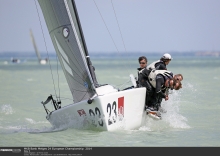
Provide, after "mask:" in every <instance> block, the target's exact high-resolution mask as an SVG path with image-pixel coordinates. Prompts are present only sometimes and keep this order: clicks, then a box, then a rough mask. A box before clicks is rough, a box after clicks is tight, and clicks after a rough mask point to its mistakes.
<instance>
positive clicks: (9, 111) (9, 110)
mask: <svg viewBox="0 0 220 156" xmlns="http://www.w3.org/2000/svg"><path fill="white" fill-rule="evenodd" d="M0 113H2V114H5V115H9V114H13V113H14V111H13V109H12V107H11V105H10V104H5V105H2V106H1V109H0Z"/></svg>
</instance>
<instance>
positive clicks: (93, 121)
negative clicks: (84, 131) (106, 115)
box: [89, 107, 104, 127]
mask: <svg viewBox="0 0 220 156" xmlns="http://www.w3.org/2000/svg"><path fill="white" fill-rule="evenodd" d="M89 114H90V116H93V117H94V118H95V116H96V115H97V116H98V117H99V120H100V121H98V123H99V126H102V127H103V125H104V122H103V120H102V118H101V112H100V110H99V108H98V107H95V113H94V111H93V110H92V109H89ZM92 124H93V125H95V126H96V127H97V124H95V119H94V120H92Z"/></svg>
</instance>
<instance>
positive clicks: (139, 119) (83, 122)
mask: <svg viewBox="0 0 220 156" xmlns="http://www.w3.org/2000/svg"><path fill="white" fill-rule="evenodd" d="M38 3H39V4H40V8H41V10H42V13H43V16H44V19H45V22H46V25H47V28H48V32H49V34H50V37H51V40H52V43H53V46H54V48H55V51H56V54H57V57H58V59H59V62H60V65H61V67H62V70H63V73H64V75H65V78H66V81H67V83H68V86H69V89H70V92H71V94H72V97H73V99H74V102H73V103H70V104H67V105H65V106H64V107H62V106H61V101H59V100H55V99H54V98H53V96H52V95H50V96H48V98H47V99H46V100H45V101H44V102H43V101H42V104H43V107H44V108H45V111H46V119H47V120H48V121H49V122H50V123H51V125H53V126H54V127H55V128H69V127H73V128H83V129H95V130H101V131H115V130H118V129H128V130H131V129H137V128H139V127H141V125H142V123H143V120H144V118H145V116H146V112H145V109H144V107H145V95H146V88H145V87H143V88H137V87H136V81H135V79H134V76H133V75H132V74H131V75H128V77H129V76H130V79H131V82H132V86H131V87H129V89H127V88H125V89H123V90H118V89H117V88H114V87H113V86H112V85H109V84H99V83H98V81H97V79H96V74H95V71H94V67H93V65H92V62H91V60H90V56H89V53H88V50H87V46H86V42H85V39H84V36H83V31H82V27H81V24H80V20H79V16H78V13H77V8H76V4H75V1H74V0H58V1H55V0H38ZM49 102H51V103H52V104H53V105H54V110H53V111H50V110H48V108H47V104H48V103H49Z"/></svg>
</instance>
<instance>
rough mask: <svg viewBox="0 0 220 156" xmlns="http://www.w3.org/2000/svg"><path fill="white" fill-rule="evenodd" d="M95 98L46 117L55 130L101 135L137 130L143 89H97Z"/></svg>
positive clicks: (139, 124) (143, 97) (142, 111)
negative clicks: (98, 133) (67, 129)
mask: <svg viewBox="0 0 220 156" xmlns="http://www.w3.org/2000/svg"><path fill="white" fill-rule="evenodd" d="M97 93H98V96H97V97H95V98H94V100H93V102H92V103H91V104H88V103H87V101H81V102H79V103H74V104H70V105H68V106H65V107H62V108H61V109H58V110H55V111H53V112H52V113H50V114H48V115H47V119H48V121H49V122H50V123H51V124H52V125H53V126H54V127H55V128H69V127H73V128H77V129H78V128H80V129H81V128H83V129H95V130H101V131H114V130H117V129H129V130H130V129H137V128H139V127H140V126H141V124H142V121H143V117H145V111H144V107H145V95H146V88H133V89H128V90H124V91H117V90H115V89H113V87H111V86H109V85H107V86H102V87H100V88H98V89H97Z"/></svg>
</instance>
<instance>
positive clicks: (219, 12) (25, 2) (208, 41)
mask: <svg viewBox="0 0 220 156" xmlns="http://www.w3.org/2000/svg"><path fill="white" fill-rule="evenodd" d="M75 1H76V6H77V10H78V13H79V17H80V22H81V25H82V29H83V33H84V37H85V40H86V45H87V49H88V51H89V52H112V51H119V52H121V51H126V52H127V51H132V52H171V51H172V52H173V51H177V52H190V51H220V9H219V7H220V0H75ZM112 4H113V5H112ZM96 6H97V7H98V9H97V7H96ZM100 13H101V15H100ZM103 20H104V22H103ZM0 26H1V27H0V52H10V51H13V52H34V47H33V44H32V42H31V38H30V29H31V30H32V32H33V35H34V38H35V41H36V44H37V47H38V50H39V51H40V52H46V51H48V52H54V51H55V50H54V47H53V44H52V42H51V39H50V36H49V33H48V29H47V27H46V24H45V21H44V17H43V15H42V12H41V9H40V6H39V4H38V1H37V0H0Z"/></svg>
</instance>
